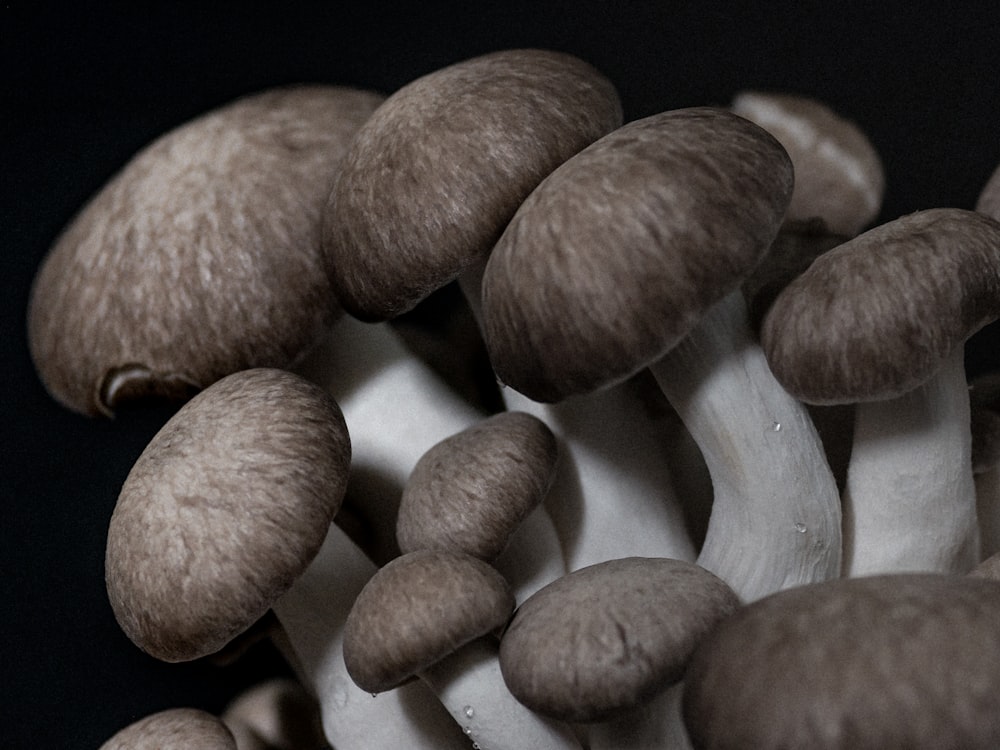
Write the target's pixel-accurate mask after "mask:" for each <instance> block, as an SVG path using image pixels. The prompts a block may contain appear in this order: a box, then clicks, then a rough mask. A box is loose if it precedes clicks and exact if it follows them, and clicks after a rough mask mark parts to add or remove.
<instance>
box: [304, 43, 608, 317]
mask: <svg viewBox="0 0 1000 750" xmlns="http://www.w3.org/2000/svg"><path fill="white" fill-rule="evenodd" d="M621 121H622V112H621V104H620V102H619V99H618V93H617V91H616V90H615V88H614V86H612V84H611V83H610V81H608V80H607V78H605V77H604V76H603V75H601V74H600V73H599V72H598V71H597V70H595V69H594V68H593V67H592V66H590V65H589V64H587V63H585V62H583V61H582V60H579V59H578V58H576V57H573V56H571V55H568V54H565V53H561V52H551V51H547V50H533V49H516V50H504V51H500V52H493V53H490V54H487V55H483V56H481V57H476V58H472V59H470V60H465V61H462V62H459V63H456V64H454V65H451V66H449V67H446V68H443V69H441V70H437V71H435V72H432V73H429V74H428V75H425V76H423V77H421V78H418V79H417V80H415V81H413V82H411V83H409V84H408V85H406V86H404V87H403V88H402V89H400V90H399V91H397V92H395V93H394V94H393V95H392V96H390V97H389V98H388V99H387V100H386V102H385V103H384V104H383V105H382V106H381V107H379V109H378V111H377V112H375V114H374V115H373V116H372V118H371V119H370V120H369V121H368V122H367V123H366V124H365V125H364V126H363V127H362V128H361V129H360V131H359V132H358V137H357V139H356V140H355V142H354V144H353V146H352V147H351V150H350V152H349V153H348V155H347V157H346V158H345V160H344V164H343V168H342V171H341V172H340V176H339V178H338V180H337V182H336V185H335V187H334V189H333V191H332V193H331V194H330V198H329V203H328V205H327V210H326V213H325V219H324V231H323V246H324V249H325V251H326V253H327V255H328V256H329V257H330V258H332V261H331V267H332V268H334V269H336V276H335V278H334V279H333V282H334V287H335V290H336V294H337V297H338V298H339V300H340V302H341V304H342V305H343V306H344V308H345V309H346V310H347V311H348V312H349V313H351V314H352V315H355V316H356V317H358V318H361V319H363V320H386V319H389V318H392V317H395V316H396V315H398V314H400V313H402V312H405V311H407V310H409V309H410V308H412V307H414V306H415V305H416V304H417V303H418V302H419V301H420V300H422V299H423V298H424V297H426V296H427V295H428V294H430V293H431V292H432V291H434V290H435V289H438V288H440V287H442V286H444V285H445V284H447V283H448V282H450V281H452V280H454V279H455V278H457V277H458V276H459V274H460V273H461V272H462V271H463V270H464V269H466V268H467V267H469V266H470V265H472V264H473V263H475V262H478V261H480V260H481V259H483V258H485V256H486V254H488V253H489V251H490V249H491V248H492V247H493V243H494V242H496V239H497V237H499V236H500V232H501V231H502V230H503V227H504V226H505V225H506V223H507V221H508V220H509V219H510V217H511V215H512V214H513V213H514V210H515V209H516V208H517V207H518V205H520V203H521V201H522V200H523V199H524V197H525V196H526V195H527V194H528V193H529V192H530V191H531V189H532V188H534V187H535V185H537V184H538V182H539V181H540V180H541V179H542V178H543V177H544V176H545V175H547V174H548V173H549V172H551V171H552V170H553V169H554V168H555V167H556V166H558V165H559V164H560V163H562V162H563V161H565V160H566V159H567V158H569V157H570V156H572V155H573V154H575V153H576V152H577V151H579V150H580V149H582V148H583V147H584V146H586V145H588V144H589V143H591V142H593V141H594V140H596V139H597V138H599V137H601V136H602V135H604V134H605V133H607V132H609V131H610V130H612V129H614V128H616V127H618V126H619V125H620V124H621Z"/></svg>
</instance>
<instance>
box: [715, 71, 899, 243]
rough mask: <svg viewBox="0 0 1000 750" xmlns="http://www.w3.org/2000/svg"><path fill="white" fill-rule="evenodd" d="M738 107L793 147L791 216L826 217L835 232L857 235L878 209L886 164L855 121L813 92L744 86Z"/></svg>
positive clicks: (794, 218)
mask: <svg viewBox="0 0 1000 750" xmlns="http://www.w3.org/2000/svg"><path fill="white" fill-rule="evenodd" d="M732 109H733V111H734V112H735V113H736V114H738V115H740V116H742V117H746V118H747V119H748V120H752V121H753V122H755V123H757V124H758V125H760V126H761V127H762V128H764V129H765V130H767V131H768V132H769V133H771V134H772V135H773V136H774V137H775V138H777V139H778V141H779V142H780V143H781V145H782V146H784V147H785V150H786V151H788V155H789V156H790V157H791V159H792V164H793V166H794V168H795V189H794V191H793V192H792V200H791V203H789V205H788V214H787V218H788V220H790V221H803V220H809V219H813V218H821V219H822V220H823V221H824V223H825V224H826V225H827V227H828V228H829V230H830V231H831V232H833V233H836V234H843V235H847V236H853V235H855V234H857V233H858V232H860V231H861V230H863V229H864V228H865V227H867V226H868V225H869V224H870V223H871V222H872V221H873V220H874V219H875V217H876V216H877V215H878V212H879V209H881V207H882V198H883V195H884V193H885V170H884V169H883V167H882V160H881V158H880V157H879V155H878V152H877V151H876V150H875V147H874V146H873V145H872V143H871V141H870V140H869V139H868V136H866V135H865V134H864V132H862V130H861V129H860V128H859V127H858V126H857V125H856V124H855V123H853V122H851V121H850V120H848V119H846V118H844V117H842V116H840V115H839V114H837V113H836V112H834V111H833V110H832V109H830V107H828V106H827V105H826V104H824V103H822V102H820V101H817V100H815V99H812V98H810V97H807V96H801V95H797V94H790V93H780V92H774V91H744V92H742V93H740V94H738V95H737V96H736V97H735V98H734V99H733V104H732Z"/></svg>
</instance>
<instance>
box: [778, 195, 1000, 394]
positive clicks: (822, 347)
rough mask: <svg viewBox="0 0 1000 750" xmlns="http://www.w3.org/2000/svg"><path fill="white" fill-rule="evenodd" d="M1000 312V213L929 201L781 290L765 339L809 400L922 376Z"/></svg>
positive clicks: (890, 386)
mask: <svg viewBox="0 0 1000 750" xmlns="http://www.w3.org/2000/svg"><path fill="white" fill-rule="evenodd" d="M998 314H1000V223H997V222H995V221H993V220H992V219H990V218H988V217H986V216H984V215H982V214H979V213H976V212H973V211H963V210H960V209H951V208H940V209H930V210H927V211H920V212H917V213H914V214H910V215H908V216H904V217H902V218H899V219H896V220H894V221H891V222H889V223H887V224H883V225H882V226H879V227H876V228H874V229H871V230H869V231H867V232H865V233H864V234H861V235H858V236H857V237H855V238H853V239H852V240H850V241H848V242H845V243H844V244H842V245H840V246H838V247H836V248H834V249H833V250H830V251H829V252H826V253H824V254H823V255H821V256H820V257H819V258H817V259H816V261H815V262H814V263H813V264H812V265H811V266H810V267H809V269H808V270H806V271H805V272H804V273H802V274H801V275H800V276H799V277H798V278H796V279H795V280H794V281H792V282H791V283H790V284H789V285H788V286H787V287H786V288H785V290H784V291H783V292H782V293H781V294H780V295H778V297H777V299H776V300H775V301H774V303H773V304H772V306H771V308H770V310H769V311H768V313H767V315H766V316H765V319H764V322H763V325H762V327H761V343H762V345H763V347H764V350H765V353H766V355H767V358H768V362H769V364H770V366H771V369H772V371H773V372H774V375H775V377H776V378H777V379H778V381H779V382H781V384H782V385H783V386H784V387H785V388H786V389H787V390H788V391H789V392H790V393H791V394H792V395H794V396H796V397H797V398H799V399H801V400H803V401H807V402H810V403H818V404H823V403H846V402H852V401H854V402H857V401H871V400H878V399H888V398H892V397H895V396H899V395H901V394H903V393H905V392H907V391H909V390H912V389H913V388H915V387H917V386H919V385H920V384H921V383H923V382H924V381H926V380H927V379H928V378H929V377H930V376H931V375H933V374H934V372H935V371H936V369H937V368H938V366H939V365H940V364H941V363H942V362H943V361H944V360H945V359H946V358H947V357H948V356H949V355H950V354H951V353H952V352H954V351H956V350H957V349H958V348H959V347H961V346H962V345H963V344H964V343H965V340H966V339H967V338H968V337H969V336H971V335H972V334H973V333H974V332H975V331H977V330H978V329H979V328H981V327H982V326H984V325H985V324H987V323H989V322H990V321H992V320H994V319H995V318H996V317H997V315H998Z"/></svg>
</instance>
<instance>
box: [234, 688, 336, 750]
mask: <svg viewBox="0 0 1000 750" xmlns="http://www.w3.org/2000/svg"><path fill="white" fill-rule="evenodd" d="M219 718H220V719H222V722H223V723H224V724H225V725H226V726H227V727H228V728H229V731H230V732H232V734H233V737H234V738H235V740H236V747H237V750H299V748H304V749H309V748H311V750H319V749H320V748H322V747H325V746H326V739H325V738H324V736H323V725H322V721H321V719H320V710H319V704H318V703H317V702H316V698H315V697H313V696H312V695H311V694H310V693H309V692H308V691H307V690H306V689H305V687H303V686H302V684H301V683H299V682H298V681H297V680H293V679H290V678H287V677H273V678H270V679H267V680H264V681H262V682H259V683H257V684H256V685H253V686H251V687H250V688H247V689H246V690H244V691H243V692H241V693H240V694H239V695H237V696H236V697H235V698H233V699H232V700H231V701H230V702H229V703H228V704H227V705H226V707H225V709H224V710H223V712H222V714H221V715H220V717H219Z"/></svg>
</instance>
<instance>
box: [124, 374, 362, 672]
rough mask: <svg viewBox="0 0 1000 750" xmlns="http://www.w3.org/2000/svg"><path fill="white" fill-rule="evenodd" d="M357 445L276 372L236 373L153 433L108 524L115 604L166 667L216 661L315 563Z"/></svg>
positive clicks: (134, 635)
mask: <svg viewBox="0 0 1000 750" xmlns="http://www.w3.org/2000/svg"><path fill="white" fill-rule="evenodd" d="M349 464H350V443H349V438H348V434H347V428H346V425H345V424H344V419H343V416H342V415H341V412H340V409H339V407H338V406H337V404H336V403H335V402H334V401H333V399H332V398H331V397H330V396H329V395H328V394H327V393H326V392H325V391H323V390H322V389H320V388H319V387H317V386H315V385H312V384H311V383H308V382H307V381H305V380H303V379H302V378H300V377H298V376H296V375H293V374H291V373H288V372H284V371H281V370H269V369H256V370H247V371H243V372H239V373H235V374H233V375H230V376H227V377H225V378H223V379H221V380H219V381H217V382H216V383H214V384H213V385H212V386H210V387H209V388H207V389H205V390H204V391H202V392H201V393H200V394H199V395H197V396H195V398H194V399H192V400H191V401H190V402H188V403H187V404H186V405H185V406H183V407H182V408H181V409H180V410H179V411H178V412H177V413H176V414H175V415H174V416H173V417H172V418H171V419H170V420H169V421H168V422H167V424H166V425H164V426H163V428H162V429H161V430H160V431H159V432H158V433H157V434H156V435H155V436H154V437H153V439H152V440H151V441H150V443H149V445H148V446H147V447H146V449H145V450H144V451H143V452H142V454H141V455H140V456H139V458H138V460H137V461H136V462H135V465H134V466H133V467H132V470H131V471H130V472H129V475H128V477H127V478H126V480H125V483H124V485H123V486H122V490H121V494H120V496H119V498H118V503H117V505H116V506H115V510H114V513H113V514H112V517H111V523H110V526H109V529H108V542H107V552H106V558H105V567H106V578H107V588H108V596H109V598H110V600H111V606H112V608H113V609H114V613H115V616H116V617H117V619H118V622H119V624H120V625H121V627H122V629H123V630H124V631H125V633H126V634H127V635H128V636H129V638H131V639H132V640H133V641H134V642H135V643H136V645H138V646H139V647H140V648H142V649H143V650H144V651H146V652H148V653H150V654H151V655H153V656H155V657H157V658H159V659H163V660H165V661H183V660H189V659H195V658H198V657H200V656H204V655H206V654H210V653H213V652H214V651H217V650H218V649H219V648H221V647H222V646H223V645H225V644H226V643H227V642H228V641H229V640H230V639H231V638H232V637H234V636H235V635H237V634H238V633H241V632H242V631H244V630H245V629H246V628H248V627H249V626H250V625H251V624H253V623H254V622H255V621H257V620H258V619H259V618H260V617H261V616H262V615H263V614H264V613H265V612H266V611H267V610H268V608H269V607H270V606H271V604H272V603H273V602H274V600H275V599H277V597H279V596H280V595H281V594H282V593H284V592H285V591H286V590H287V589H288V587H289V586H290V585H291V584H292V582H293V581H294V580H295V578H297V577H298V575H299V574H300V573H301V571H302V570H304V569H305V567H306V566H307V565H308V564H309V562H311V560H312V558H313V557H314V556H315V555H316V553H317V551H318V550H319V548H320V545H321V544H322V542H323V539H324V538H325V537H326V534H327V530H328V529H329V527H330V523H331V522H332V520H333V517H334V515H335V514H336V512H337V509H338V508H339V507H340V503H341V500H342V498H343V494H344V490H345V487H346V482H347V474H348V467H349Z"/></svg>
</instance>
